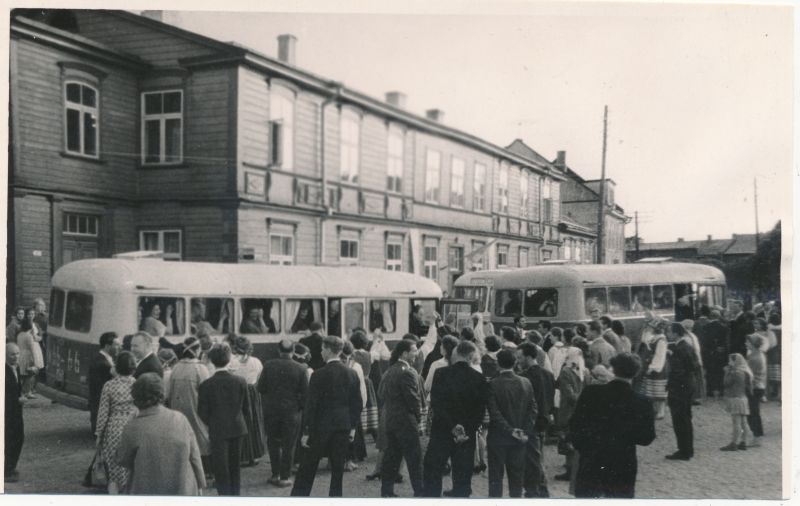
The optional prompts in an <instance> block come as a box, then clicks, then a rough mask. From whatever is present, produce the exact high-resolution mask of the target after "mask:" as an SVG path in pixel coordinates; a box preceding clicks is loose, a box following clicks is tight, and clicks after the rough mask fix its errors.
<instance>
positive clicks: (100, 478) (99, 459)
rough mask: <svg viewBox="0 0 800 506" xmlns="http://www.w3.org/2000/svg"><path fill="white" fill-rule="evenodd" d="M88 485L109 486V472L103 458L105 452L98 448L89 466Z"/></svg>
mask: <svg viewBox="0 0 800 506" xmlns="http://www.w3.org/2000/svg"><path fill="white" fill-rule="evenodd" d="M85 481H86V482H87V485H88V486H90V487H107V486H108V472H107V470H106V463H105V461H104V460H103V454H102V453H100V449H99V448H98V449H97V451H96V452H95V454H94V458H92V463H91V465H90V466H89V471H88V472H87V473H86V480H85Z"/></svg>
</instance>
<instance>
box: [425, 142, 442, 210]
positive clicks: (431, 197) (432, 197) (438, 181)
mask: <svg viewBox="0 0 800 506" xmlns="http://www.w3.org/2000/svg"><path fill="white" fill-rule="evenodd" d="M432 156H434V158H431V157H432ZM433 160H436V163H435V166H433V165H432V164H431V162H432V161H433ZM434 172H435V176H434ZM434 185H435V186H434ZM441 189H442V154H441V153H440V152H439V151H436V150H435V149H428V150H426V152H425V202H426V203H428V204H439V203H440V202H441V201H442V190H441Z"/></svg>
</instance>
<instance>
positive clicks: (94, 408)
mask: <svg viewBox="0 0 800 506" xmlns="http://www.w3.org/2000/svg"><path fill="white" fill-rule="evenodd" d="M98 411H100V407H99V406H98V405H97V404H89V423H90V424H91V425H92V436H94V434H95V432H97V412H98Z"/></svg>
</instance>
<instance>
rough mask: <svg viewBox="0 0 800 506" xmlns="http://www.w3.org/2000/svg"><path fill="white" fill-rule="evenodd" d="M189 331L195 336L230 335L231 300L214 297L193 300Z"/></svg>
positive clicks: (231, 318)
mask: <svg viewBox="0 0 800 506" xmlns="http://www.w3.org/2000/svg"><path fill="white" fill-rule="evenodd" d="M190 318H191V320H190V322H189V324H190V327H189V328H190V329H191V333H192V334H193V335H197V334H208V335H215V334H230V333H231V332H232V331H233V329H232V327H231V324H232V323H233V321H232V320H233V299H221V298H214V297H202V298H193V299H192V304H191V312H190Z"/></svg>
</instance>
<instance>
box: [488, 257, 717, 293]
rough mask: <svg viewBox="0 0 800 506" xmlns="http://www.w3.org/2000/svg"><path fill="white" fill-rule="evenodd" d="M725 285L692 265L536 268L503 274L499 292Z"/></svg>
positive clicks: (706, 270) (702, 267)
mask: <svg viewBox="0 0 800 506" xmlns="http://www.w3.org/2000/svg"><path fill="white" fill-rule="evenodd" d="M701 282H706V283H709V284H725V275H724V274H723V273H722V271H721V270H719V269H717V268H716V267H711V266H709V265H702V264H693V263H661V264H609V265H606V264H600V265H598V264H586V265H577V264H576V265H539V266H535V267H527V268H524V269H516V270H513V271H509V272H507V273H505V274H503V275H502V276H501V277H500V278H499V279H497V280H496V281H495V286H496V287H497V286H502V287H503V288H527V287H548V286H552V287H557V286H579V285H583V286H604V285H648V284H661V283H663V284H672V283H701Z"/></svg>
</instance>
